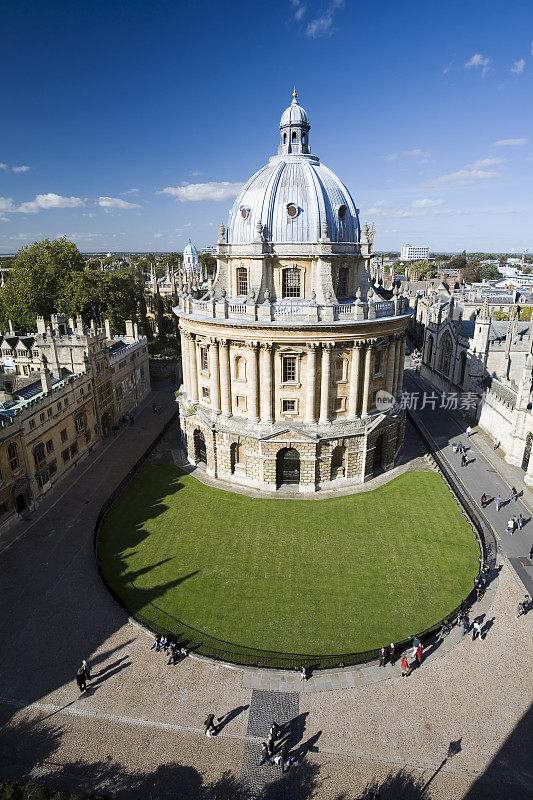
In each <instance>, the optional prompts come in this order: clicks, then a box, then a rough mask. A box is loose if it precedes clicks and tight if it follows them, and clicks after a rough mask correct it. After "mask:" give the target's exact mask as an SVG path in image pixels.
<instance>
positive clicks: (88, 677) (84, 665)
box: [81, 660, 91, 681]
mask: <svg viewBox="0 0 533 800" xmlns="http://www.w3.org/2000/svg"><path fill="white" fill-rule="evenodd" d="M81 668H82V670H83V671H84V673H85V678H86V680H88V681H90V680H91V668H90V666H89V664H88V663H87V661H85V660H83V661H82V662H81Z"/></svg>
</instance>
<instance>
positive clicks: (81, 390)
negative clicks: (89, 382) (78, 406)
mask: <svg viewBox="0 0 533 800" xmlns="http://www.w3.org/2000/svg"><path fill="white" fill-rule="evenodd" d="M83 391H84V390H83V386H82V387H81V389H80V395H82V394H83Z"/></svg>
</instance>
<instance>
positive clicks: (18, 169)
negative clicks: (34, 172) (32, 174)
mask: <svg viewBox="0 0 533 800" xmlns="http://www.w3.org/2000/svg"><path fill="white" fill-rule="evenodd" d="M28 170H29V167H28V166H26V164H23V165H22V166H20V167H13V172H27V171H28Z"/></svg>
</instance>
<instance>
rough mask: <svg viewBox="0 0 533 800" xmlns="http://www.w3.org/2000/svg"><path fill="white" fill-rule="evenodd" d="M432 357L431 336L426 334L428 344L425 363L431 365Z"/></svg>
mask: <svg viewBox="0 0 533 800" xmlns="http://www.w3.org/2000/svg"><path fill="white" fill-rule="evenodd" d="M432 358H433V336H428V346H427V351H426V364H429V365H430V366H431V359H432Z"/></svg>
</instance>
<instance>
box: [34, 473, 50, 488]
mask: <svg viewBox="0 0 533 800" xmlns="http://www.w3.org/2000/svg"><path fill="white" fill-rule="evenodd" d="M49 481H50V473H49V472H48V470H47V469H45V470H43V471H42V472H40V473H39V474H38V475H37V484H38V486H39V489H42V488H43V486H44V485H45V484H47V483H48V482H49Z"/></svg>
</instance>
